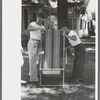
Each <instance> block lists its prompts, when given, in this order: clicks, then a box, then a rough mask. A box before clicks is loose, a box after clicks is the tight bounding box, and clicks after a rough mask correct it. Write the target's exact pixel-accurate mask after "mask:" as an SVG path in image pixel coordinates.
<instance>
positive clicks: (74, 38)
mask: <svg viewBox="0 0 100 100" xmlns="http://www.w3.org/2000/svg"><path fill="white" fill-rule="evenodd" d="M62 31H63V33H62V35H63V36H65V37H67V38H69V39H71V40H74V41H76V40H77V37H76V35H73V36H68V35H67V34H66V31H65V29H62Z"/></svg>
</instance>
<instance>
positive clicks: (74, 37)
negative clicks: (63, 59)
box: [65, 35, 77, 41]
mask: <svg viewBox="0 0 100 100" xmlns="http://www.w3.org/2000/svg"><path fill="white" fill-rule="evenodd" d="M65 37H67V38H69V39H71V40H74V41H76V40H77V37H76V35H73V36H68V35H65Z"/></svg>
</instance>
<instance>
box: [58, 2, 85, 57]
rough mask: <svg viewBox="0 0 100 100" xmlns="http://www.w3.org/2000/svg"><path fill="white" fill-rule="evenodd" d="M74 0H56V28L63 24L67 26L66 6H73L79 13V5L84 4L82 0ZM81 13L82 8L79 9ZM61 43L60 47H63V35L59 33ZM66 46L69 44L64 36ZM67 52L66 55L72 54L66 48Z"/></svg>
mask: <svg viewBox="0 0 100 100" xmlns="http://www.w3.org/2000/svg"><path fill="white" fill-rule="evenodd" d="M72 1H74V3H71V2H68V1H67V0H58V8H57V16H58V29H59V30H60V29H61V28H62V27H63V26H67V27H68V8H69V7H73V8H74V10H73V11H74V12H75V13H78V14H79V11H80V10H79V6H80V5H82V4H84V2H83V1H81V0H80V2H79V3H78V2H77V1H79V0H72ZM80 12H82V13H83V10H82V11H80ZM60 40H61V43H60V48H61V49H62V48H63V37H62V35H61V38H60ZM65 43H66V46H68V45H69V41H68V39H67V38H66V42H65ZM60 54H61V57H62V55H63V52H62V51H61V52H60ZM67 54H68V56H72V55H71V52H70V49H68V50H67Z"/></svg>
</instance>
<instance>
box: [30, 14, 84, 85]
mask: <svg viewBox="0 0 100 100" xmlns="http://www.w3.org/2000/svg"><path fill="white" fill-rule="evenodd" d="M44 19H45V15H44V14H43V13H39V14H38V17H37V20H36V21H35V22H31V23H30V25H29V26H28V31H29V32H30V39H29V41H28V53H29V75H30V83H33V84H34V83H37V82H39V78H38V72H37V59H38V50H39V45H40V40H41V35H42V32H43V31H45V27H44V26H43V25H42V23H43V21H44ZM61 31H62V35H63V36H64V37H66V38H68V40H69V42H70V44H71V45H72V46H73V47H74V50H75V55H74V62H73V71H72V76H71V77H70V78H69V79H70V80H71V81H77V82H81V81H83V80H84V64H85V48H84V46H83V45H82V42H81V40H80V38H79V36H78V35H77V33H76V32H75V31H73V30H69V29H68V28H67V27H62V29H61Z"/></svg>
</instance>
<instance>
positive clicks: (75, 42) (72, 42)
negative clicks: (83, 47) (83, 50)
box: [68, 30, 81, 46]
mask: <svg viewBox="0 0 100 100" xmlns="http://www.w3.org/2000/svg"><path fill="white" fill-rule="evenodd" d="M73 35H76V38H77V40H76V41H75V40H71V39H69V38H68V40H69V42H70V44H71V45H72V46H76V45H78V44H80V43H81V40H80V38H79V36H78V35H77V33H76V32H75V31H73V30H71V31H70V32H69V34H68V36H73Z"/></svg>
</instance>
